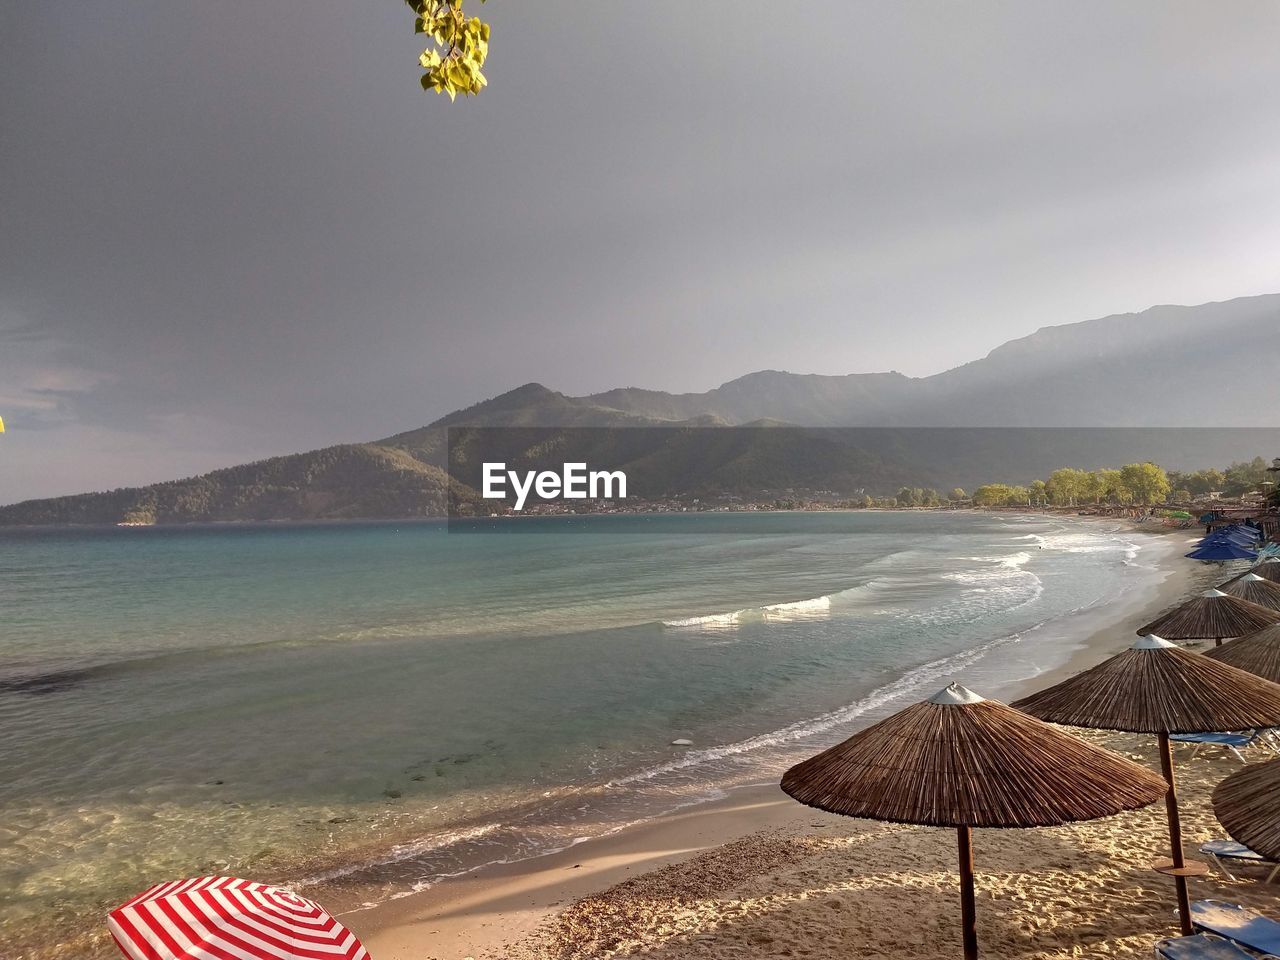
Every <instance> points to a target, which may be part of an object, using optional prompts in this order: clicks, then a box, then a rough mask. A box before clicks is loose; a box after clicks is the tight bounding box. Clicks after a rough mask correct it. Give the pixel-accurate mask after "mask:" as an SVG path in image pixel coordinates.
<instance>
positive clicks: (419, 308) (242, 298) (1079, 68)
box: [0, 0, 1280, 501]
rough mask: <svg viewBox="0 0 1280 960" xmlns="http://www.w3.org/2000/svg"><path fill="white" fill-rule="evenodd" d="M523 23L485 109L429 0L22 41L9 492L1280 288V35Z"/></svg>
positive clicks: (966, 10) (821, 18)
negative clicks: (493, 402)
mask: <svg viewBox="0 0 1280 960" xmlns="http://www.w3.org/2000/svg"><path fill="white" fill-rule="evenodd" d="M485 13H486V15H487V16H488V18H489V19H490V20H491V21H492V22H493V25H494V43H493V52H492V58H491V65H490V68H489V70H488V73H489V76H490V80H491V86H490V89H489V90H488V91H486V93H485V94H484V95H483V96H482V97H480V98H478V99H476V100H471V101H467V102H460V103H458V104H456V105H453V106H450V105H449V104H448V102H447V101H445V100H443V99H440V98H436V97H433V96H430V95H427V96H424V95H423V94H422V93H421V92H420V91H419V90H418V89H417V86H416V69H415V59H416V52H417V44H416V42H415V40H414V38H413V37H412V36H411V35H410V33H409V30H408V26H409V14H408V12H407V11H406V10H405V9H404V8H403V6H402V5H400V4H398V3H396V2H392V0H387V2H383V3H378V4H353V3H350V2H337V0H312V2H311V3H308V4H305V5H302V6H298V5H284V4H263V3H260V2H257V0H221V2H219V3H215V4H190V3H173V2H167V3H163V2H159V0H115V2H110V3H103V4H90V5H88V6H87V7H86V6H85V5H79V6H76V5H67V4H61V5H59V4H10V5H8V6H7V7H6V8H5V9H4V10H3V12H0V30H3V35H4V37H5V46H6V51H5V56H4V57H3V58H0V84H2V85H3V89H4V91H5V96H4V97H2V98H0V129H2V130H3V131H4V146H3V148H0V218H2V219H3V223H4V229H3V231H0V404H4V406H3V407H2V408H0V415H3V416H5V418H6V421H7V422H9V423H10V432H9V433H8V434H6V435H5V436H4V437H3V438H0V440H2V441H3V442H2V444H0V501H8V500H12V499H17V498H20V497H26V496H36V495H44V494H51V493H61V492H72V491H77V490H81V489H85V488H89V487H98V486H110V485H115V484H118V483H125V482H130V483H132V482H142V481H149V480H156V479H163V478H165V477H168V476H171V475H176V474H179V473H183V472H191V471H196V470H203V469H208V468H211V467H213V466H217V465H220V464H226V463H232V462H236V461H238V460H242V459H246V458H249V457H253V456H262V455H266V454H268V453H273V452H287V451H291V450H300V449H305V448H308V447H312V446H318V445H322V444H325V443H332V442H338V441H343V440H357V439H371V438H375V437H378V436H381V435H385V434H388V433H391V432H394V431H396V430H400V429H405V428H410V427H413V426H417V425H419V424H421V423H424V422H426V421H428V420H431V419H433V418H435V417H436V416H439V415H441V414H443V413H445V412H447V411H448V410H450V409H453V408H456V407H459V406H463V405H465V404H468V403H471V402H473V401H475V400H478V399H481V398H483V397H485V396H489V395H492V394H495V393H498V392H500V391H502V390H504V389H507V388H509V387H511V386H515V385H517V384H519V383H522V382H524V381H527V380H534V379H536V380H541V381H543V382H545V383H547V384H548V385H550V386H553V387H555V388H558V389H563V390H566V391H569V392H587V391H591V390H598V389H605V388H608V387H611V386H617V385H627V384H634V385H641V386H650V387H656V388H664V389H674V390H694V389H705V388H707V387H710V386H714V385H715V384H717V383H720V382H721V381H723V380H726V379H729V378H731V377H734V376H737V375H739V374H741V373H745V372H747V371H750V370H755V369H760V368H764V367H775V368H783V369H791V370H797V371H804V372H822V373H844V372H854V371H866V370H885V369H899V370H902V371H904V372H907V373H911V374H927V373H932V372H936V371H938V370H941V369H944V368H946V367H948V366H952V365H955V364H957V363H961V362H964V361H966V360H969V359H972V358H974V357H975V356H978V355H981V354H982V353H985V352H986V351H987V350H988V349H990V348H992V347H994V346H996V345H997V344H999V343H1000V342H1002V341H1004V340H1006V339H1009V338H1011V337H1016V336H1020V335H1023V334H1026V333H1028V332H1030V331H1031V330H1032V329H1035V328H1036V327H1039V326H1042V325H1045V324H1051V323H1063V322H1070V321H1073V320H1080V319H1086V318H1089V317H1092V316H1099V315H1103V314H1107V313H1112V312H1116V311H1122V310H1136V309H1142V308H1144V307H1146V306H1149V305H1150V304H1152V303H1157V302H1189V303H1193V302H1201V301H1205V300H1211V299H1223V298H1227V297H1231V296H1237V295H1244V294H1251V293H1261V292H1272V291H1275V290H1277V289H1280V276H1277V270H1276V267H1275V261H1274V254H1273V251H1274V250H1275V249H1277V248H1280V163H1277V162H1276V161H1277V156H1278V155H1280V124H1277V123H1276V122H1275V109H1274V91H1275V90H1276V89H1277V88H1278V87H1280V61H1278V60H1277V58H1276V57H1275V56H1274V49H1273V46H1274V38H1275V36H1276V35H1277V28H1280V7H1277V6H1276V5H1275V4H1274V3H1271V2H1265V0H1264V2H1238V3H1233V4H1230V5H1227V6H1224V5H1206V4H1200V3H1193V2H1175V3H1170V2H1168V0H1152V2H1130V3H1126V4H1123V5H1116V4H1113V3H1106V2H1085V3H1077V4H1071V5H1062V4H1058V3H1048V2H1036V0H1010V2H1000V3H996V2H983V3H980V4H944V3H936V4H901V3H890V2H878V3H851V2H847V0H846V2H842V3H835V2H815V3H810V4H805V5H802V6H800V7H798V8H793V9H791V10H788V11H779V10H778V9H777V8H773V7H765V6H763V5H744V4H742V3H734V2H727V0H705V2H702V3H698V4H677V3H674V2H666V0H662V2H658V3H644V4H641V3H598V4H589V3H582V2H579V3H565V2H560V0H538V2H536V3H515V2H511V0H493V2H491V3H489V4H487V5H486V7H485ZM780 14H781V16H782V19H779V17H780Z"/></svg>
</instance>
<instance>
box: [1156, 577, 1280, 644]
mask: <svg viewBox="0 0 1280 960" xmlns="http://www.w3.org/2000/svg"><path fill="white" fill-rule="evenodd" d="M1273 623H1280V611H1277V610H1268V609H1267V608H1266V607H1260V606H1258V605H1257V604H1256V603H1250V602H1249V601H1248V600H1241V599H1240V598H1239V597H1231V596H1227V594H1225V593H1223V592H1222V591H1221V590H1206V591H1205V592H1204V593H1202V594H1200V596H1198V597H1193V598H1192V599H1190V600H1188V601H1187V602H1186V603H1184V604H1182V606H1180V607H1178V608H1177V609H1175V610H1172V611H1170V612H1169V613H1166V614H1165V615H1164V616H1163V617H1160V618H1158V619H1156V620H1152V621H1151V622H1150V623H1148V624H1147V625H1146V626H1144V627H1139V628H1138V636H1140V637H1146V636H1151V635H1155V636H1157V637H1164V639H1166V640H1212V641H1214V643H1215V644H1220V643H1222V641H1223V640H1225V639H1228V638H1230V637H1243V636H1246V635H1247V634H1250V633H1256V632H1257V631H1259V630H1261V629H1262V628H1263V627H1269V626H1271V624H1273Z"/></svg>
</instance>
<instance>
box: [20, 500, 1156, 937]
mask: <svg viewBox="0 0 1280 960" xmlns="http://www.w3.org/2000/svg"><path fill="white" fill-rule="evenodd" d="M503 524H505V525H502V526H500V527H499V529H501V530H504V531H507V532H504V533H498V534H495V535H487V536H486V535H465V534H459V533H456V532H454V533H450V532H448V531H447V530H446V529H445V528H444V526H443V525H441V524H435V523H407V524H368V525H342V526H288V527H285V526H270V527H210V528H184V529H114V528H113V529H109V530H67V531H8V532H0V756H2V757H3V773H4V775H3V777H0V920H3V921H4V922H5V925H6V929H7V930H10V931H15V930H17V931H27V932H28V933H29V932H30V931H31V930H33V929H41V930H44V931H45V934H44V935H45V936H46V937H48V936H52V937H56V936H57V935H58V934H57V930H58V929H59V927H63V928H65V929H67V930H70V929H72V928H73V927H75V926H76V925H78V924H81V923H83V922H85V920H86V918H93V917H96V916H97V913H98V911H99V909H100V907H101V905H103V904H110V903H112V902H114V901H116V900H119V899H122V898H123V897H125V896H126V895H127V894H129V893H131V892H135V891H136V890H138V889H141V888H143V887H145V886H147V885H149V884H151V883H154V882H157V881H159V880H163V879H170V878H173V877H177V876H182V875H188V874H195V873H203V872H215V871H216V872H225V873H236V874H239V875H244V876H251V877H254V878H261V879H274V880H293V881H306V882H308V883H310V884H314V885H317V886H323V888H324V893H325V896H326V897H327V898H328V900H327V901H326V902H329V901H332V900H334V899H337V900H338V901H339V905H346V906H351V905H357V904H359V903H365V902H372V901H375V900H379V899H383V898H385V897H389V896H396V895H399V894H402V893H404V892H405V891H407V890H412V889H414V888H420V887H421V886H422V885H424V884H428V883H432V882H435V881H436V880H438V879H439V878H441V877H443V876H447V875H450V874H453V873H458V872H461V871H465V870H467V869H471V868H473V867H475V866H477V865H479V864H481V863H485V862H492V861H494V860H502V859H511V858H514V857H524V856H532V855H536V854H538V853H540V852H545V851H547V850H551V849H557V848H560V847H563V846H565V845H566V844H569V843H573V842H576V841H577V840H579V839H581V838H583V837H586V836H592V835H598V834H600V833H603V832H606V831H609V830H613V829H617V828H618V827H619V826H621V825H623V824H625V823H627V822H631V821H634V820H636V819H639V818H642V817H646V816H652V815H653V814H655V813H657V812H660V811H662V810H667V809H672V808H673V807H678V806H680V805H682V804H687V803H693V802H697V801H698V800H701V799H706V798H708V797H711V796H715V795H717V793H719V792H720V791H722V790H724V789H726V788H727V787H729V786H732V785H733V784H735V783H741V782H747V781H751V780H763V779H769V778H770V777H774V776H776V775H777V772H778V771H779V770H780V769H781V766H782V765H783V764H784V763H785V762H787V761H788V760H789V759H793V758H794V757H796V756H799V755H802V754H805V753H809V752H813V751H814V750H816V749H820V748H821V747H822V746H825V745H826V744H827V743H830V742H834V741H835V740H836V739H839V738H841V737H843V736H847V735H848V733H849V732H850V731H851V730H853V729H855V728H856V727H857V726H858V725H860V724H863V723H866V722H868V721H869V720H870V719H874V718H875V717H876V716H879V715H882V714H883V713H884V712H885V711H887V710H888V709H891V708H892V707H893V706H894V705H895V704H898V703H900V702H902V701H904V700H905V699H912V698H918V697H919V696H923V695H925V694H928V693H931V692H932V691H933V688H934V687H938V686H941V685H942V684H943V683H944V682H946V680H949V679H951V678H953V677H954V678H957V679H961V680H964V681H966V682H968V683H970V685H972V686H975V687H979V688H981V689H984V690H986V691H988V692H992V693H996V694H998V693H999V692H1000V690H1001V688H1002V687H1006V686H1007V685H1008V683H1009V682H1010V681H1012V680H1016V679H1018V678H1023V677H1027V676H1031V675H1034V674H1035V673H1036V672H1037V671H1038V670H1041V669H1044V668H1047V667H1048V666H1051V665H1054V664H1056V663H1057V662H1060V661H1061V660H1062V659H1064V658H1065V656H1066V654H1067V652H1068V651H1069V649H1070V647H1071V645H1072V643H1073V642H1075V641H1077V640H1079V639H1081V638H1082V636H1081V634H1082V631H1084V625H1085V624H1086V623H1087V617H1088V615H1089V612H1090V611H1098V610H1101V609H1103V608H1106V607H1108V605H1114V604H1116V603H1119V602H1122V601H1123V600H1124V598H1125V597H1126V596H1127V597H1133V596H1140V595H1141V593H1142V591H1141V590H1140V589H1139V588H1141V587H1143V586H1144V585H1146V584H1147V583H1149V582H1151V581H1153V580H1154V579H1156V578H1158V577H1159V574H1158V573H1157V572H1156V571H1155V569H1154V564H1153V563H1152V562H1151V561H1152V558H1153V557H1155V556H1156V555H1157V554H1158V553H1159V552H1160V550H1161V549H1162V547H1161V546H1160V545H1159V543H1158V541H1159V540H1160V538H1156V537H1150V536H1146V535H1143V534H1139V533H1133V532H1131V531H1127V530H1123V529H1120V528H1119V527H1115V528H1111V527H1107V526H1106V525H1103V524H1099V523H1085V522H1081V521H1077V520H1075V519H1074V518H1072V519H1065V520H1063V519H1056V518H1046V517H1015V516H1010V515H998V516H997V515H983V514H972V513H954V514H945V513H815V514H800V515H796V514H786V515H776V514H769V515H758V516H750V517H743V516H742V515H732V516H726V515H723V514H713V515H697V516H682V517H674V518H655V517H613V518H593V519H590V520H582V519H568V518H565V519H547V520H536V521H532V520H531V521H517V522H514V523H512V522H509V521H508V522H503ZM584 524H590V525H591V526H590V527H589V529H590V530H591V531H594V532H584ZM522 525H523V526H522ZM535 529H536V530H537V531H538V532H537V533H529V532H528V531H530V530H535ZM675 739H688V740H691V741H692V743H693V745H692V746H673V745H672V744H671V741H672V740H675Z"/></svg>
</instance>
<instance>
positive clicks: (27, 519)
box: [0, 444, 476, 525]
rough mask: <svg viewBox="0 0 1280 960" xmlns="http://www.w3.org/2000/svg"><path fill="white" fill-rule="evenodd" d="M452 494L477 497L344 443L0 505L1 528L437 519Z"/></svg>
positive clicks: (390, 456) (405, 459) (440, 477)
mask: <svg viewBox="0 0 1280 960" xmlns="http://www.w3.org/2000/svg"><path fill="white" fill-rule="evenodd" d="M451 491H452V492H453V494H454V496H456V497H458V498H459V499H460V500H462V501H466V500H469V499H474V498H475V497H476V494H475V491H471V490H465V489H462V488H460V487H459V486H458V485H456V484H451V481H450V480H449V478H448V477H447V476H446V475H445V473H444V471H443V470H441V469H440V468H439V467H436V466H431V465H430V464H426V463H423V462H421V461H419V460H416V459H414V458H413V457H411V456H410V455H409V454H407V453H405V452H403V451H401V450H394V449H391V448H388V447H381V446H378V445H376V444H347V445H343V446H337V447H327V448H325V449H323V450H313V451H311V452H310V453H299V454H294V455H292V456H286V457H273V458H272V459H270V460H262V461H259V462H257V463H249V464H245V465H243V466H239V467H230V468H228V469H226V470H215V471H214V472H212V473H207V474H204V475H203V476H199V477H192V478H189V479H186V480H173V481H170V482H168V483H157V484H153V485H152V486H149V487H135V488H131V489H124V490H112V491H109V492H106V493H88V494H82V495H80V496H71V497H56V498H54V499H50V500H28V501H27V502H25V503H19V504H14V505H13V506H10V507H0V525H4V524H9V525H13V524H23V525H31V524H66V523H79V524H103V523H139V524H150V523H193V522H210V521H227V520H321V519H355V518H370V517H420V516H440V515H442V514H443V513H445V512H446V509H447V507H448V497H449V495H450V492H451Z"/></svg>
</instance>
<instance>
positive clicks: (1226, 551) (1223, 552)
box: [1187, 539, 1258, 561]
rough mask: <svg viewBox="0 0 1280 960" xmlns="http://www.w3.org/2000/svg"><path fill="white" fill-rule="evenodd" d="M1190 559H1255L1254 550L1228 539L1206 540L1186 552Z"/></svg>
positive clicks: (1256, 556) (1256, 555) (1255, 553)
mask: <svg viewBox="0 0 1280 960" xmlns="http://www.w3.org/2000/svg"><path fill="white" fill-rule="evenodd" d="M1187 556H1188V557H1190V558H1191V559H1192V560H1217V561H1222V560H1257V559H1258V554H1257V552H1256V551H1254V550H1247V549H1245V548H1244V547H1242V546H1240V545H1239V544H1237V543H1232V542H1231V541H1230V540H1217V541H1213V540H1207V539H1206V541H1205V542H1203V543H1201V544H1200V546H1198V547H1196V548H1195V549H1194V550H1192V551H1191V552H1190V553H1188V554H1187Z"/></svg>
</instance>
